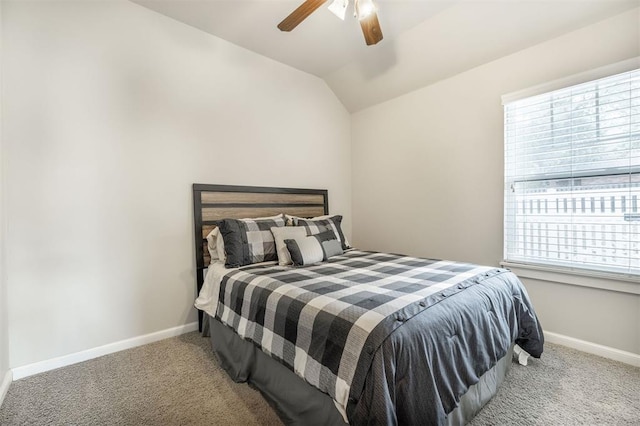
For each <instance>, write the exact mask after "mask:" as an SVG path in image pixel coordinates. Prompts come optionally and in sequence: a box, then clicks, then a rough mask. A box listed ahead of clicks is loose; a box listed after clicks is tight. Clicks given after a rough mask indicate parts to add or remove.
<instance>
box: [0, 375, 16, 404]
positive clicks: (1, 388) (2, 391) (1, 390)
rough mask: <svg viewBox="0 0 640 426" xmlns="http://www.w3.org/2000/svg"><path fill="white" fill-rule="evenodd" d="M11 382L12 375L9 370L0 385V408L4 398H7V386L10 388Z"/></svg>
mask: <svg viewBox="0 0 640 426" xmlns="http://www.w3.org/2000/svg"><path fill="white" fill-rule="evenodd" d="M11 382H13V373H12V372H11V370H9V371H7V372H6V373H5V374H4V377H3V378H2V383H0V407H2V402H3V401H4V397H5V396H7V392H9V386H11Z"/></svg>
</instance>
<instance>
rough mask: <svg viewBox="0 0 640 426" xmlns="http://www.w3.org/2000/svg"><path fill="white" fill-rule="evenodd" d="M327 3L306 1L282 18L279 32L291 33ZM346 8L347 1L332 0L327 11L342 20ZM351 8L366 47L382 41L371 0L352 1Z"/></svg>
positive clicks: (320, 0)
mask: <svg viewBox="0 0 640 426" xmlns="http://www.w3.org/2000/svg"><path fill="white" fill-rule="evenodd" d="M327 1H328V0H306V1H305V2H304V3H302V4H301V5H300V6H298V8H297V9H296V10H294V11H293V12H291V14H290V15H289V16H287V17H286V18H284V20H283V21H282V22H280V23H279V24H278V28H279V29H280V30H281V31H291V30H292V29H294V28H295V27H297V26H298V24H300V23H301V22H302V21H304V20H305V19H306V18H307V17H308V16H309V15H311V14H312V13H313V12H314V11H315V10H316V9H318V8H319V7H320V6H322V5H323V4H325V3H326V2H327ZM348 6H349V0H333V2H332V3H331V4H330V5H329V10H330V11H331V12H333V13H334V14H335V15H336V16H337V17H339V18H340V19H342V20H344V17H345V15H346V13H347V7H348ZM353 6H354V12H355V13H354V15H355V17H356V18H358V20H359V21H360V27H361V28H362V33H363V34H364V40H365V42H366V43H367V46H371V45H372V44H376V43H378V42H379V41H380V40H382V30H381V29H380V23H379V22H378V15H377V13H376V6H375V5H374V4H373V0H354V5H353Z"/></svg>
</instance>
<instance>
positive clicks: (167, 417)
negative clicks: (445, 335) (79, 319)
mask: <svg viewBox="0 0 640 426" xmlns="http://www.w3.org/2000/svg"><path fill="white" fill-rule="evenodd" d="M0 424H1V425H103V424H104V425H205V424H206V425H218V424H224V425H279V424H281V423H280V421H279V419H278V417H277V416H276V414H275V413H274V411H273V410H272V409H271V408H270V407H269V405H268V404H267V403H266V402H265V401H264V399H263V398H262V397H261V396H260V394H259V393H258V392H257V391H255V390H253V389H251V388H250V387H248V386H247V385H246V384H238V383H234V382H232V381H231V380H230V379H229V378H228V376H227V375H226V373H225V372H224V371H222V370H221V369H220V368H219V367H218V365H217V362H216V361H215V358H214V356H213V354H212V352H211V349H210V347H209V341H208V339H203V338H201V337H199V335H198V334H197V333H189V334H185V335H183V336H180V337H175V338H172V339H167V340H163V341H160V342H157V343H153V344H150V345H146V346H141V347H138V348H134V349H130V350H126V351H123V352H118V353H115V354H111V355H107V356H104V357H101V358H97V359H94V360H90V361H86V362H83V363H80V364H76V365H73V366H70V367H65V368H61V369H59V370H54V371H50V372H47V373H43V374H39V375H37V376H32V377H29V378H26V379H23V380H18V381H16V382H14V383H13V384H12V385H11V387H10V389H9V393H8V394H7V396H6V398H5V401H4V403H3V405H2V407H1V408H0ZM471 424H472V425H474V426H480V425H498V424H499V425H503V424H508V425H551V424H553V425H578V424H588V425H602V424H606V425H624V424H630V425H640V369H638V368H634V367H631V366H628V365H625V364H621V363H616V362H613V361H609V360H606V359H604V358H599V357H596V356H592V355H588V354H584V353H582V352H578V351H575V350H572V349H569V348H565V347H563V346H557V345H552V344H547V345H546V348H545V353H544V355H543V358H542V359H541V360H534V361H532V362H531V363H530V365H529V366H528V367H522V366H520V365H517V364H514V365H513V367H512V368H511V371H510V372H509V375H508V376H507V379H506V381H505V383H504V385H503V386H502V388H501V389H500V392H499V393H498V395H496V397H494V398H493V400H492V401H491V402H490V403H489V404H488V405H487V406H486V407H485V408H484V410H483V411H482V412H481V413H480V414H479V415H478V416H477V417H476V418H475V419H474V420H473V422H472V423H471Z"/></svg>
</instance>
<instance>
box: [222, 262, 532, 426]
mask: <svg viewBox="0 0 640 426" xmlns="http://www.w3.org/2000/svg"><path fill="white" fill-rule="evenodd" d="M514 278H515V276H513V274H511V273H510V272H508V271H506V270H504V269H497V268H492V267H487V266H479V265H473V264H467V263H457V262H449V261H442V260H429V259H420V258H414V257H408V256H400V255H394V254H387V253H372V252H363V251H358V250H351V251H347V252H345V253H344V254H343V255H340V256H336V257H333V258H331V259H329V261H327V262H324V263H320V264H317V265H313V266H306V267H302V268H292V267H283V266H274V265H252V266H248V267H244V268H240V269H235V270H231V271H229V272H228V273H226V274H225V275H224V277H223V278H222V280H221V282H220V290H219V296H218V305H217V309H216V313H215V317H216V319H218V320H219V321H221V322H222V323H223V324H226V325H227V326H229V327H230V328H232V329H233V330H234V331H235V332H236V333H237V334H238V335H239V336H240V337H242V338H243V339H246V340H248V341H251V342H253V343H254V344H255V345H256V346H258V347H259V348H261V349H262V350H263V351H264V352H265V353H267V354H268V355H270V356H271V357H272V358H274V359H276V360H278V361H279V362H281V363H282V364H284V365H285V366H286V367H288V368H289V369H291V370H292V371H294V372H295V373H296V374H297V375H298V376H300V377H302V378H303V379H304V380H305V381H307V382H308V383H309V384H311V385H313V386H314V387H316V388H318V389H319V390H321V391H322V392H324V393H326V394H328V395H330V396H331V397H332V398H333V399H334V401H335V402H336V405H337V407H338V409H339V410H340V411H341V412H342V413H347V414H348V417H349V420H350V422H351V423H362V422H361V421H356V419H361V418H362V415H363V412H366V413H364V415H366V416H367V417H368V419H367V420H366V421H365V422H367V423H368V422H371V421H377V420H380V421H383V422H385V423H388V422H389V421H390V420H389V418H390V416H391V417H393V418H394V419H395V420H392V421H391V422H392V423H395V422H398V421H399V420H398V419H399V416H401V415H402V414H401V413H400V414H399V410H404V408H399V407H395V408H394V407H392V408H389V407H378V406H377V405H380V404H377V405H376V404H373V405H374V406H372V404H371V401H368V402H367V403H365V402H364V401H363V402H362V403H360V402H361V401H360V400H361V399H362V398H363V396H364V395H369V396H371V395H372V394H375V393H376V392H377V390H373V391H371V390H367V391H366V392H365V386H366V385H367V384H366V383H365V381H366V378H367V377H368V376H371V371H374V370H376V369H379V368H380V365H377V364H376V363H377V362H378V361H379V359H380V358H381V355H380V354H379V352H381V348H382V347H383V345H385V342H386V343H387V346H388V344H389V342H395V336H399V335H402V334H403V332H396V331H397V330H402V329H403V326H404V325H405V323H411V322H412V321H413V325H414V326H415V325H416V324H418V323H419V322H420V324H421V323H422V321H423V320H424V318H425V317H428V311H429V309H432V308H434V307H437V306H438V305H442V306H443V307H444V306H446V304H445V303H441V302H443V301H447V299H450V300H451V301H454V300H455V301H457V302H466V300H467V299H468V298H469V297H468V295H470V294H471V293H478V290H477V289H474V288H475V287H478V288H480V287H481V286H483V285H485V286H487V287H488V284H489V283H490V284H491V289H490V290H487V291H484V290H483V291H482V292H480V293H481V295H480V296H474V298H480V299H482V298H484V297H487V298H489V299H491V298H495V299H496V301H491V303H489V304H487V303H486V300H485V301H484V302H485V303H480V304H479V305H480V306H482V308H479V309H488V311H489V312H490V313H494V314H495V312H499V313H498V314H496V315H497V316H499V317H504V318H500V320H499V321H501V322H500V323H499V324H498V326H496V329H497V330H500V333H496V332H493V331H491V330H485V329H487V328H490V327H488V326H480V325H479V324H477V323H479V322H482V321H483V320H480V321H472V323H469V321H467V322H465V315H462V314H455V315H453V317H454V319H453V320H451V321H452V323H457V325H456V327H458V328H460V329H464V330H466V331H465V332H461V333H459V334H460V335H461V336H462V335H468V337H466V338H464V339H467V340H474V339H479V340H478V341H474V342H471V343H475V345H476V346H477V347H478V348H485V347H486V348H490V349H491V350H493V351H495V353H492V355H491V356H490V357H487V356H486V354H484V353H482V354H481V353H477V354H475V353H474V352H473V350H471V351H470V352H469V351H467V352H468V353H465V351H462V350H452V343H451V342H450V341H449V340H447V339H442V342H437V341H435V340H436V339H430V340H429V343H425V344H422V345H420V346H421V349H420V350H422V349H424V350H425V351H430V352H434V353H440V354H442V353H448V354H449V355H448V356H447V357H446V358H447V359H445V360H443V359H432V358H434V357H433V356H431V355H425V356H422V357H423V358H425V359H427V358H428V359H429V361H428V362H429V363H435V364H438V363H443V362H445V363H449V364H451V365H453V366H460V370H464V369H467V370H469V372H465V373H464V376H465V378H464V379H463V380H459V379H458V378H455V380H454V379H453V378H444V379H442V378H433V374H432V373H428V374H427V373H425V372H424V371H422V372H420V371H415V372H413V373H411V374H415V375H417V376H418V377H421V378H423V379H424V380H422V382H425V383H432V387H433V389H430V390H429V392H430V395H431V396H430V398H433V401H432V403H433V404H435V405H434V408H433V409H429V410H426V411H429V413H427V414H424V415H423V414H422V412H420V414H416V415H411V416H409V417H408V418H407V419H409V420H411V421H418V420H419V421H428V422H430V423H432V424H437V423H441V422H442V421H443V419H444V418H446V414H447V413H448V412H450V411H451V410H452V409H453V408H455V405H456V403H457V401H458V400H459V397H460V395H462V394H463V393H464V392H465V391H466V390H467V389H468V387H469V386H470V385H472V384H474V383H475V382H477V380H478V377H479V376H480V375H481V374H483V373H484V372H485V371H486V370H488V369H489V368H491V367H492V366H493V365H494V364H495V362H497V359H499V358H500V357H502V356H504V354H505V353H506V351H507V350H508V347H509V345H510V344H511V343H513V342H514V341H515V342H516V343H518V344H520V346H522V347H523V348H524V349H525V350H527V351H528V352H530V353H531V354H532V355H534V356H536V357H539V356H540V353H541V352H542V342H543V338H542V332H541V328H540V326H539V324H538V323H537V318H536V317H535V313H534V312H533V309H532V307H531V305H530V303H529V301H528V296H526V292H525V291H524V289H523V288H522V286H521V284H520V283H519V281H518V280H517V278H515V279H514ZM494 287H495V289H494ZM470 289H474V290H473V291H470ZM465 293H466V294H465ZM493 293H495V294H496V295H492V294H493ZM516 293H517V294H516ZM497 303H501V304H505V306H504V307H501V308H498V309H496V306H494V305H496V304H497ZM518 303H520V304H521V305H523V306H517V304H518ZM477 304H478V303H477V302H475V301H474V302H473V303H472V304H470V306H473V305H477ZM462 305H464V306H466V305H465V304H464V303H462ZM462 305H461V306H462ZM464 309H470V308H467V307H463V308H461V310H464ZM472 309H476V308H472ZM435 311H438V310H437V309H436V310H435ZM435 311H434V312H435ZM440 311H442V309H440ZM438 315H440V314H438ZM447 315H449V314H447ZM482 315H483V316H482V318H484V317H485V316H484V313H483V314H482ZM414 317H416V319H413V318H414ZM491 321H492V323H493V322H495V321H494V320H493V319H492V320H491ZM500 324H503V325H502V326H501V325H500ZM410 328H411V329H412V330H413V329H415V328H416V327H404V329H405V332H406V330H409V329H410ZM423 328H424V333H423V334H424V335H423V336H422V337H424V336H427V335H430V333H432V332H434V330H433V329H432V328H433V327H431V326H430V325H428V324H427V323H425V325H424V327H422V326H421V327H419V328H418V330H421V329H423ZM418 333H422V332H421V331H418ZM404 334H406V333H404ZM414 334H415V333H414ZM497 334H500V336H499V340H500V342H498V344H496V342H495V341H494V340H497V339H498V337H496V335H497ZM472 336H473V337H472ZM407 338H413V337H411V336H409V337H407ZM483 339H484V340H483ZM431 340H434V341H433V342H432V341H431ZM462 343H463V345H462V346H469V343H470V342H469V341H467V342H462ZM456 344H457V343H456ZM427 346H429V347H428V348H427ZM478 350H479V349H478ZM397 352H398V354H396V355H394V356H391V357H390V356H387V357H386V358H387V359H388V360H387V361H385V362H395V361H394V360H391V361H389V359H391V358H394V357H397V358H398V360H400V359H402V358H403V357H404V356H406V354H401V353H400V352H402V351H397ZM484 352H490V351H488V350H484ZM473 357H479V358H481V359H480V361H474V360H473V359H471V360H470V359H468V358H473ZM409 358H411V357H409ZM413 358H416V356H414V357H413ZM435 358H437V356H436V357H435ZM440 358H444V357H442V356H440ZM449 358H450V359H449ZM484 358H487V359H484ZM405 367H406V366H405ZM415 367H416V368H417V369H418V370H420V368H418V366H415ZM441 368H445V369H446V368H447V366H444V367H441ZM387 369H388V368H387ZM424 369H425V370H429V366H424ZM449 369H451V368H449ZM382 370H384V368H382ZM465 371H466V370H465ZM425 374H426V376H425V377H422V376H423V375H425ZM427 376H428V377H427ZM430 377H431V379H430ZM391 381H393V380H391ZM388 385H389V387H397V386H396V384H394V383H388ZM376 386H377V387H379V386H378V385H376ZM420 386H423V385H422V384H421V385H420ZM393 391H394V390H393V389H390V390H385V391H384V392H382V394H384V395H383V396H382V397H381V398H380V399H381V400H388V401H387V402H388V404H387V405H395V404H396V403H397V401H396V400H397V398H395V397H393V398H391V397H390V396H389V395H390V394H392V393H393ZM407 404H408V406H407V408H406V409H407V410H409V411H411V410H413V411H416V412H417V411H425V410H423V409H422V408H421V407H416V406H415V405H416V404H415V403H412V402H407V403H405V405H407Z"/></svg>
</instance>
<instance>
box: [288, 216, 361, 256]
mask: <svg viewBox="0 0 640 426" xmlns="http://www.w3.org/2000/svg"><path fill="white" fill-rule="evenodd" d="M287 218H288V219H291V220H292V222H293V224H294V226H304V227H305V228H307V231H308V232H307V234H308V235H313V234H317V233H318V232H320V231H319V227H320V226H326V227H327V228H329V229H331V230H332V231H333V232H334V233H335V234H336V239H337V240H338V241H340V244H341V246H342V250H346V249H349V248H351V247H350V246H349V242H348V241H347V239H346V238H345V237H344V234H343V233H342V228H341V226H340V224H341V223H342V216H340V215H335V216H318V217H314V218H312V219H305V218H302V217H296V216H288V215H287Z"/></svg>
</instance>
